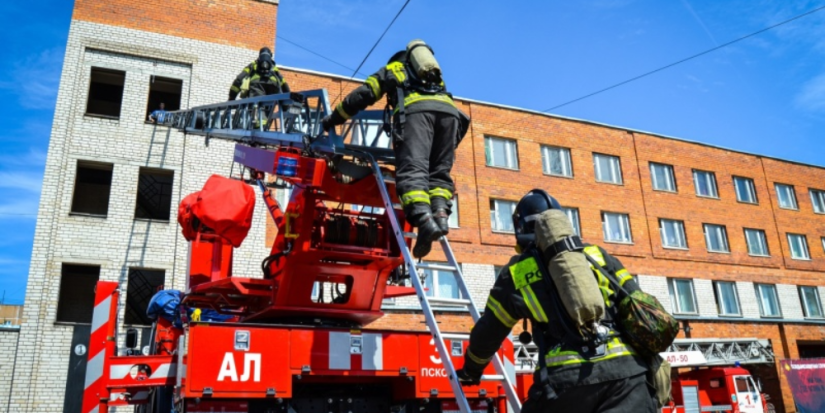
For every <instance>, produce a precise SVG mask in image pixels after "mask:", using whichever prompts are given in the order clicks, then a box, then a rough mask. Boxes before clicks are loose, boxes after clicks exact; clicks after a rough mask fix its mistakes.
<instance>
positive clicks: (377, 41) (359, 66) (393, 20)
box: [332, 0, 410, 103]
mask: <svg viewBox="0 0 825 413" xmlns="http://www.w3.org/2000/svg"><path fill="white" fill-rule="evenodd" d="M408 4H410V0H407V1H405V2H404V5H403V6H401V9H400V10H398V13H396V14H395V17H393V18H392V21H391V22H390V24H389V25H387V28H386V29H384V32H383V33H381V36H380V37H379V38H378V40H376V41H375V44H374V45H372V48H371V49H370V51H369V52H367V55H366V56H364V60H361V64H359V65H358V68H357V69H355V70H354V71H353V72H352V76H350V77H349V80H352V78H354V77H355V75H356V74H358V71H359V70H361V66H364V63H366V61H367V59H368V58H369V57H370V55H371V54H372V52H373V50H375V48H376V47H377V46H378V44H379V43H381V40H382V39H383V38H384V35H385V34H387V32H388V31H389V30H390V27H392V25H393V24H394V23H395V21H396V20H398V16H400V15H401V13H402V12H403V11H404V9H405V8H407V5H408ZM343 92H344V90H343V88H342V89H341V91H340V92H338V97H336V98H335V100H333V101H332V103H335V102H336V101H338V99H339V98H340V97H341V93H343Z"/></svg>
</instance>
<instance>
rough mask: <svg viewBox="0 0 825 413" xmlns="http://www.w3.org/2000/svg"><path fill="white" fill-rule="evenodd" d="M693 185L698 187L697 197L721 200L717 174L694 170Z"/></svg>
mask: <svg viewBox="0 0 825 413" xmlns="http://www.w3.org/2000/svg"><path fill="white" fill-rule="evenodd" d="M693 183H694V185H696V195H699V196H705V197H709V198H719V192H718V191H717V190H716V174H715V173H713V172H708V171H699V170H696V169H694V170H693Z"/></svg>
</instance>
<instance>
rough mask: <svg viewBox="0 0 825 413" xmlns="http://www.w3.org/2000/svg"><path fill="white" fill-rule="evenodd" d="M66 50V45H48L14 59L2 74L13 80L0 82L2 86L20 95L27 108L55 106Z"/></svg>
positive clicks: (21, 102)
mask: <svg viewBox="0 0 825 413" xmlns="http://www.w3.org/2000/svg"><path fill="white" fill-rule="evenodd" d="M63 53H64V49H63V48H53V49H47V50H43V51H40V52H39V53H37V54H32V55H28V56H26V57H24V58H23V59H21V60H18V61H16V62H14V63H13V64H12V67H11V68H7V69H6V73H4V74H3V77H4V78H6V79H11V80H9V81H3V82H0V89H7V90H9V91H11V92H12V93H14V94H16V95H18V97H19V102H20V106H23V107H24V108H27V109H47V110H49V109H54V104H55V100H56V99H57V88H58V86H59V85H60V70H61V67H62V62H63Z"/></svg>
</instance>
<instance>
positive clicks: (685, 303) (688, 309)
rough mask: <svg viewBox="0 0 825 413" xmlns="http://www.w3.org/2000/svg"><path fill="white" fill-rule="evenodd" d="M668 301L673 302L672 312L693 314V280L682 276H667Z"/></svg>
mask: <svg viewBox="0 0 825 413" xmlns="http://www.w3.org/2000/svg"><path fill="white" fill-rule="evenodd" d="M668 288H669V290H670V302H671V303H673V312H674V313H676V314H695V313H697V311H696V295H695V294H694V293H693V280H689V279H684V278H668Z"/></svg>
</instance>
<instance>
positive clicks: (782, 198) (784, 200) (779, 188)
mask: <svg viewBox="0 0 825 413" xmlns="http://www.w3.org/2000/svg"><path fill="white" fill-rule="evenodd" d="M774 187H775V188H776V197H777V198H779V207H780V208H785V209H799V206H798V205H797V203H796V190H794V188H793V185H785V184H775V185H774Z"/></svg>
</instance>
